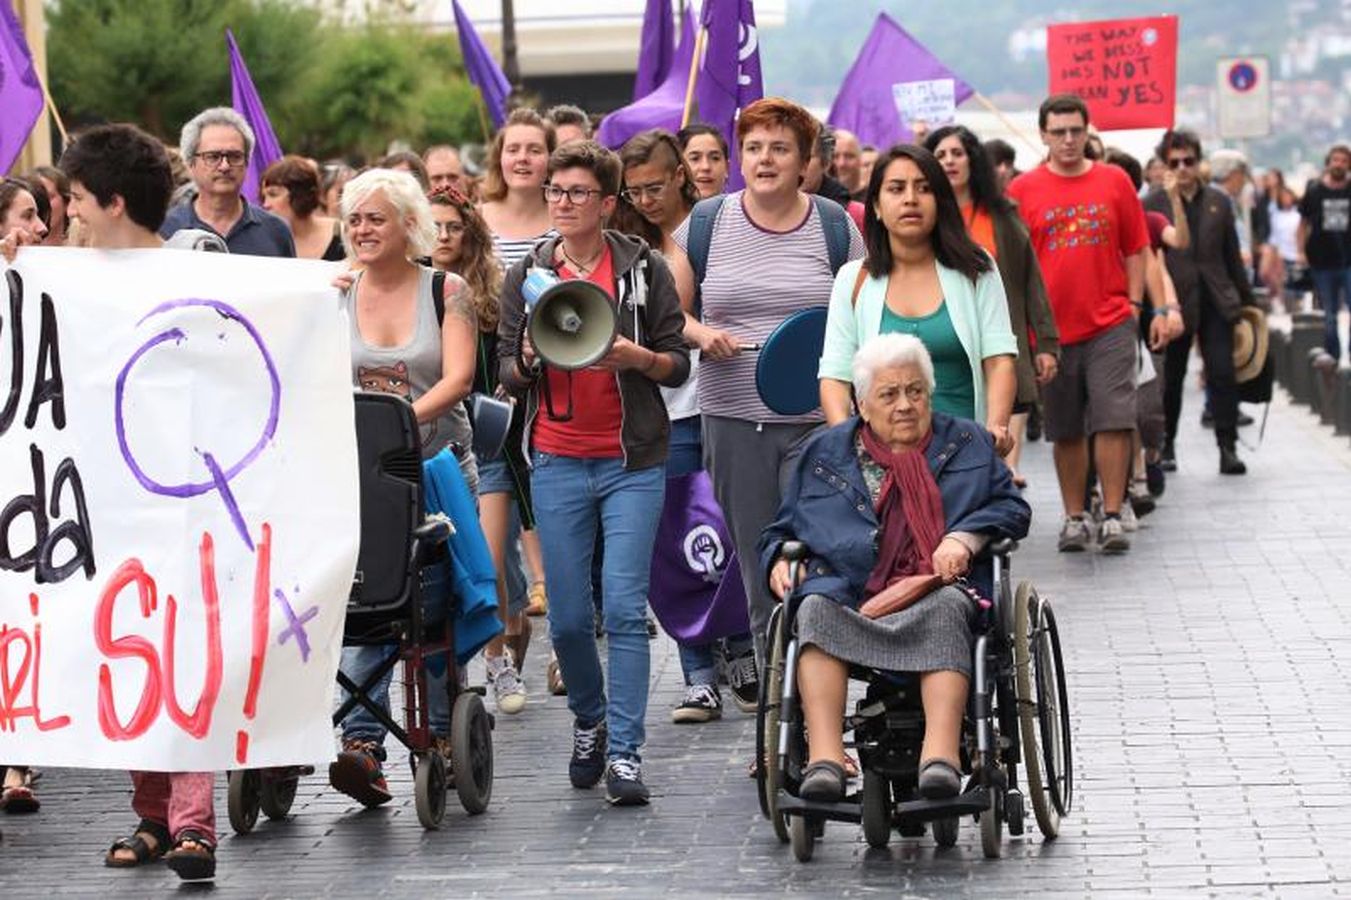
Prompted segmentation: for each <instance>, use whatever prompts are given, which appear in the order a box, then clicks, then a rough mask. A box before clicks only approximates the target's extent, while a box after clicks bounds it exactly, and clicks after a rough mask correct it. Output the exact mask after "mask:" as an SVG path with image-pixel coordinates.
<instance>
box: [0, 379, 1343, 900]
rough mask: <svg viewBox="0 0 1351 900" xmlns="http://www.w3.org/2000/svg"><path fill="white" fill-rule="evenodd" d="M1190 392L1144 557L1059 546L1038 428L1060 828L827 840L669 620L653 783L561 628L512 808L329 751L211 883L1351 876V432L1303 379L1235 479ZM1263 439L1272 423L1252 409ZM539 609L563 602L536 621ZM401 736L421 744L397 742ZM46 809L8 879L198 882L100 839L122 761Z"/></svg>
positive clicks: (1028, 569) (510, 755)
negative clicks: (1056, 833) (375, 792)
mask: <svg viewBox="0 0 1351 900" xmlns="http://www.w3.org/2000/svg"><path fill="white" fill-rule="evenodd" d="M1199 400H1200V398H1199V396H1198V395H1197V394H1196V392H1194V391H1191V392H1189V394H1188V396H1187V399H1186V406H1185V408H1184V413H1183V416H1184V425H1183V434H1182V435H1181V436H1180V439H1179V446H1178V452H1179V456H1180V460H1181V465H1182V471H1181V472H1180V473H1178V475H1176V476H1174V477H1173V478H1172V479H1171V480H1170V482H1169V485H1168V490H1167V493H1166V494H1165V496H1164V497H1163V499H1162V502H1161V505H1160V508H1159V510H1158V511H1157V512H1155V513H1154V514H1153V515H1151V516H1149V517H1147V518H1146V519H1144V520H1143V524H1142V528H1141V530H1140V532H1139V533H1138V535H1137V537H1136V543H1135V547H1134V549H1133V551H1132V552H1131V553H1130V554H1129V555H1127V556H1124V557H1113V558H1108V557H1102V556H1099V555H1097V554H1095V553H1088V554H1082V555H1061V554H1057V553H1056V552H1055V533H1056V530H1057V528H1058V525H1059V519H1058V509H1059V501H1058V495H1057V492H1056V488H1055V484H1054V475H1053V472H1052V469H1051V466H1050V459H1049V456H1050V454H1049V448H1048V447H1047V446H1046V445H1045V444H1041V443H1036V444H1032V445H1030V448H1029V450H1028V452H1027V454H1026V457H1025V467H1024V468H1025V471H1026V474H1027V476H1028V478H1029V480H1030V482H1031V486H1030V489H1029V499H1030V501H1031V502H1032V504H1033V508H1034V510H1035V511H1036V516H1035V523H1034V528H1033V534H1032V536H1031V537H1030V539H1029V540H1028V541H1026V542H1025V544H1024V546H1023V548H1022V549H1021V550H1019V552H1018V554H1017V555H1016V557H1015V561H1014V569H1015V576H1016V577H1027V578H1032V579H1034V580H1035V581H1036V582H1037V584H1038V586H1039V588H1040V590H1041V593H1042V595H1043V596H1046V597H1049V598H1050V599H1051V600H1052V601H1053V602H1054V603H1055V605H1056V610H1057V614H1058V616H1059V618H1060V621H1061V627H1062V629H1063V630H1064V634H1065V641H1066V647H1065V649H1066V653H1067V657H1068V662H1067V668H1068V670H1069V675H1070V692H1071V699H1072V708H1073V718H1074V736H1075V753H1076V775H1077V789H1076V809H1075V810H1074V812H1073V815H1072V816H1070V817H1069V818H1068V819H1066V821H1065V823H1064V825H1063V831H1062V834H1061V837H1060V839H1059V840H1057V841H1055V842H1053V843H1044V842H1043V841H1042V840H1041V838H1040V836H1039V835H1037V833H1036V828H1035V823H1033V822H1031V821H1029V823H1028V832H1029V833H1028V834H1027V835H1026V836H1024V837H1022V838H1008V839H1006V845H1005V858H1004V859H1002V860H1000V861H987V860H985V859H983V858H982V857H981V852H980V846H979V837H978V831H977V829H976V828H975V827H974V826H973V825H972V823H971V822H970V820H968V821H966V822H965V823H963V831H962V838H961V841H960V842H959V844H958V846H957V847H955V848H953V849H951V850H949V851H936V850H935V848H934V845H933V843H932V840H931V839H929V838H923V839H916V840H902V839H899V838H896V839H894V840H893V843H892V846H891V847H890V848H889V849H888V850H886V851H875V850H870V849H868V848H867V845H866V844H864V843H863V841H862V837H861V835H860V833H859V831H858V829H856V828H852V827H848V826H843V825H836V824H832V825H830V826H829V827H828V829H827V831H826V836H825V840H824V842H823V843H822V844H821V845H820V846H819V847H818V848H817V851H816V858H815V860H813V861H812V862H811V863H809V864H806V865H800V864H798V863H796V862H794V861H793V858H792V855H791V853H790V851H789V850H788V848H787V847H786V846H783V845H780V844H779V843H778V842H777V841H776V840H775V838H774V836H773V834H772V832H771V830H770V828H769V825H768V823H767V822H765V821H764V820H763V819H761V818H760V816H759V812H758V808H757V805H756V800H755V790H754V783H753V782H752V781H751V780H750V779H748V778H747V777H746V770H747V764H748V763H749V761H750V758H751V755H752V748H753V744H754V720H753V717H751V716H745V715H742V714H740V713H737V712H736V711H735V710H734V709H730V708H729V710H728V712H727V714H726V718H724V719H723V720H722V721H720V722H716V723H712V724H708V725H700V726H676V725H672V724H670V719H669V715H670V710H671V708H672V707H673V706H674V705H675V704H676V703H677V702H678V700H679V697H680V694H681V677H680V667H679V661H678V658H677V656H676V653H675V648H674V645H673V644H672V643H671V642H670V641H669V640H668V639H666V638H665V637H661V638H659V639H658V640H657V641H656V642H654V647H653V666H652V699H651V705H650V708H649V716H648V745H647V749H646V767H647V773H648V781H649V784H650V785H651V787H652V789H653V794H654V799H653V804H652V806H651V807H649V808H646V809H610V808H608V807H607V806H606V804H605V803H604V801H603V799H602V794H601V792H600V791H586V792H583V791H574V790H572V789H571V788H570V787H568V784H567V779H566V774H565V772H566V763H567V753H568V749H569V733H568V728H569V722H570V719H569V716H568V714H567V709H566V706H565V704H564V701H563V699H562V698H556V697H547V696H545V695H544V693H543V681H544V679H543V661H544V654H543V652H542V643H543V642H542V641H538V642H537V643H536V644H535V648H536V649H533V650H532V651H531V658H530V660H529V662H528V664H527V668H526V672H525V675H526V678H527V681H528V683H529V685H530V687H531V689H532V694H531V703H530V706H529V707H528V708H527V709H526V711H525V712H524V714H522V715H520V716H517V717H505V716H502V717H499V718H498V728H497V732H496V734H495V741H496V746H497V755H496V762H497V778H496V784H495V789H494V795H493V801H492V805H491V808H490V809H489V811H488V812H487V813H485V814H484V815H482V816H479V817H475V818H470V817H468V816H466V815H465V814H464V813H463V812H462V811H461V810H460V809H459V808H458V807H457V806H456V805H455V801H454V799H453V798H452V800H451V807H450V811H449V812H448V814H447V819H446V823H445V825H444V827H443V828H442V829H441V830H440V831H436V832H426V831H423V829H422V828H420V827H419V826H418V823H417V819H416V816H415V814H414V810H413V801H412V790H411V787H412V785H411V782H410V779H409V778H408V770H407V767H406V766H404V765H401V764H398V763H396V764H393V765H391V767H390V772H391V776H392V778H391V781H392V783H393V790H394V793H395V794H396V799H395V801H394V802H393V803H392V804H390V805H389V806H387V807H385V808H382V809H379V810H374V811H358V809H357V808H356V807H355V806H354V804H352V803H351V802H349V801H348V800H347V799H346V798H344V797H342V796H341V795H336V794H335V793H334V792H333V791H331V790H330V789H329V788H328V786H327V784H326V781H325V779H324V778H322V777H320V776H315V777H313V778H309V779H307V780H305V781H304V782H303V783H302V785H301V789H300V794H299V796H298V797H297V800H296V804H295V808H294V815H293V816H292V817H291V818H290V820H288V821H285V822H270V823H269V822H265V823H261V824H260V825H259V827H258V829H257V830H256V831H255V832H254V833H253V834H251V835H249V836H247V837H234V836H230V835H229V834H228V831H229V827H228V824H227V823H226V822H225V815H224V810H225V801H224V796H223V779H221V785H220V787H221V789H222V793H221V795H220V797H219V800H218V804H219V811H220V817H221V828H222V832H223V837H222V842H221V847H220V875H219V877H218V879H217V881H216V884H215V888H214V890H212V891H211V895H212V896H214V897H221V898H235V897H247V898H254V897H278V898H281V897H296V898H308V897H360V898H370V897H418V898H423V897H471V896H483V895H502V896H514V897H526V896H535V895H540V894H560V895H565V896H607V897H608V896H618V895H621V894H622V895H626V896H632V897H647V896H658V895H666V896H742V895H769V894H784V893H791V894H802V895H809V896H855V895H864V894H878V895H884V896H888V897H898V896H913V897H955V896H961V897H965V896H971V897H983V898H988V897H1012V896H1026V895H1033V894H1035V895H1038V896H1041V897H1058V896H1064V897H1089V896H1092V897H1099V896H1122V897H1143V896H1150V897H1183V896H1186V897H1194V896H1219V897H1229V896H1233V897H1255V896H1279V897H1319V898H1322V897H1328V896H1334V895H1341V894H1348V893H1351V850H1349V849H1348V847H1351V703H1348V702H1347V701H1346V699H1345V698H1346V686H1347V684H1348V683H1351V641H1348V640H1347V638H1348V636H1351V627H1348V626H1349V622H1348V620H1349V619H1351V600H1349V599H1348V596H1347V594H1348V591H1347V585H1348V584H1349V583H1351V579H1348V568H1349V567H1351V527H1348V524H1347V522H1348V516H1347V511H1348V510H1351V444H1349V443H1348V442H1347V441H1345V440H1344V439H1334V438H1333V437H1332V436H1331V433H1330V431H1328V430H1326V429H1322V428H1320V427H1319V426H1318V425H1317V424H1316V422H1315V421H1314V419H1313V417H1312V416H1311V415H1310V414H1308V413H1307V412H1306V411H1304V410H1301V409H1296V408H1292V407H1289V406H1287V405H1286V404H1285V403H1284V402H1282V401H1280V400H1279V399H1278V402H1277V403H1276V404H1275V405H1274V406H1273V408H1272V411H1271V420H1270V423H1269V424H1268V427H1267V433H1266V438H1265V442H1264V443H1263V445H1262V447H1261V448H1260V450H1257V451H1252V450H1248V451H1245V454H1244V455H1245V457H1246V458H1247V460H1248V462H1249V465H1250V469H1251V473H1250V474H1249V475H1248V476H1247V477H1246V478H1239V479H1224V478H1221V476H1219V475H1218V474H1217V470H1216V465H1217V458H1216V452H1215V449H1214V445H1213V436H1212V435H1211V434H1210V432H1206V431H1202V430H1201V429H1200V428H1199V426H1197V424H1196V419H1197V415H1198V413H1199ZM1244 437H1245V439H1247V440H1248V441H1249V442H1250V443H1251V442H1253V441H1255V440H1256V438H1257V429H1256V428H1248V429H1245V430H1244ZM537 624H542V623H537ZM396 757H397V754H396ZM40 787H41V797H42V800H43V804H44V805H43V809H42V812H41V813H40V814H38V815H37V816H31V817H26V818H19V817H13V816H8V817H6V816H0V829H2V830H3V831H4V841H3V843H0V897H3V898H6V900H10V898H14V900H20V898H29V897H48V896H63V897H64V896H85V895H98V896H100V897H106V898H113V897H158V896H166V895H170V894H173V893H175V892H180V891H183V892H190V893H195V892H198V891H202V890H206V889H203V888H194V887H185V886H182V885H180V884H179V883H178V881H177V879H176V878H175V877H174V876H173V875H172V873H170V872H168V871H167V870H166V869H165V868H163V867H162V866H152V867H148V868H145V869H142V870H136V871H130V872H118V871H112V870H107V869H105V868H104V867H103V866H102V863H101V859H102V854H103V852H104V850H105V848H106V847H107V845H108V843H109V842H110V841H111V839H112V838H113V837H115V836H118V835H120V834H122V833H124V832H125V831H126V830H127V827H128V826H129V825H131V824H132V823H133V821H134V819H133V816H132V814H131V811H130V804H129V796H130V791H129V782H128V779H127V777H126V775H125V774H124V773H121V772H90V771H72V770H50V771H48V772H47V773H46V775H45V778H44V779H43V781H42V782H41V785H40Z"/></svg>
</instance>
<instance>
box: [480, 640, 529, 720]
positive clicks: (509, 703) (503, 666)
mask: <svg viewBox="0 0 1351 900" xmlns="http://www.w3.org/2000/svg"><path fill="white" fill-rule="evenodd" d="M484 661H485V662H486V663H487V669H488V683H489V684H491V685H492V687H493V700H494V702H496V704H497V711H498V712H500V713H505V714H506V715H509V716H514V715H516V713H518V712H520V711H521V710H523V709H525V685H524V684H522V683H521V676H519V675H517V674H516V667H515V666H513V665H512V664H511V658H510V657H509V656H508V655H507V654H505V653H504V654H502V655H501V656H485V657H484Z"/></svg>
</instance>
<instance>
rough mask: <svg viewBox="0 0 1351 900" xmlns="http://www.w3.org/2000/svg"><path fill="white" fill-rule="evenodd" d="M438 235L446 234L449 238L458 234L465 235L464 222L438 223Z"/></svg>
mask: <svg viewBox="0 0 1351 900" xmlns="http://www.w3.org/2000/svg"><path fill="white" fill-rule="evenodd" d="M436 233H437V234H438V235H440V234H445V235H446V236H448V237H455V236H456V235H457V234H464V223H463V222H437V223H436Z"/></svg>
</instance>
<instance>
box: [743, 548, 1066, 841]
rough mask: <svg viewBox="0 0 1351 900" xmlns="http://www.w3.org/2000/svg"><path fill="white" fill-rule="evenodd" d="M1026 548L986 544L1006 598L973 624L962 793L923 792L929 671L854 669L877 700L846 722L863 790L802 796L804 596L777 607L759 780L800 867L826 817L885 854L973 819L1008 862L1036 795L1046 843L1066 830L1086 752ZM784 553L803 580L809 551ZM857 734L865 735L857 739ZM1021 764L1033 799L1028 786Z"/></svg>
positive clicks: (767, 811) (953, 833) (764, 681)
mask: <svg viewBox="0 0 1351 900" xmlns="http://www.w3.org/2000/svg"><path fill="white" fill-rule="evenodd" d="M1014 549H1016V544H1015V543H1014V542H1013V541H1008V540H1004V541H998V542H995V543H993V544H992V545H991V546H989V547H987V548H986V550H985V552H984V553H982V554H981V557H980V558H979V559H978V560H976V564H977V565H981V566H988V567H989V569H990V571H991V573H992V576H993V578H992V581H991V584H992V585H993V591H992V592H991V593H992V594H993V595H994V597H993V600H992V601H991V602H990V603H989V605H988V606H986V604H984V603H982V604H981V607H982V608H981V609H980V612H979V614H978V617H977V623H976V625H975V627H974V629H973V631H974V633H975V636H976V640H975V647H974V651H973V665H972V679H971V689H970V695H969V698H968V701H967V711H966V715H965V717H964V720H963V725H962V737H961V742H960V745H961V769H962V774H963V776H964V786H963V788H962V790H961V791H960V793H959V794H958V795H957V796H956V797H952V798H949V799H943V800H926V799H923V798H921V797H920V796H919V794H918V792H917V787H918V780H919V778H918V770H919V762H920V759H919V755H920V745H921V742H922V740H923V737H924V711H923V707H922V705H921V703H920V692H919V677H918V676H917V675H913V674H910V675H897V674H894V673H887V672H882V671H878V670H875V669H869V668H864V667H859V666H850V672H849V677H850V680H851V681H854V680H858V681H863V682H866V683H867V689H866V693H865V695H864V697H863V698H862V699H860V700H859V701H858V702H857V703H856V705H855V708H854V710H853V712H852V713H851V714H847V715H846V716H845V720H844V722H843V727H844V731H845V738H846V740H845V746H846V747H847V748H853V749H854V750H855V751H856V752H857V754H858V760H859V768H860V772H861V776H862V777H861V785H860V786H859V787H858V788H857V789H854V790H853V793H851V794H849V795H847V796H846V797H845V798H844V799H843V800H841V801H840V802H837V803H820V802H812V801H808V800H803V799H802V798H800V797H799V796H798V788H799V786H800V785H801V782H802V778H803V774H804V771H805V769H806V767H807V763H808V759H807V742H806V735H805V729H804V725H803V719H802V710H801V707H800V705H799V699H798V691H797V678H796V674H797V673H796V664H797V658H798V652H799V646H798V641H797V636H796V634H795V628H794V620H795V616H796V613H797V609H798V606H799V604H800V603H801V601H802V599H803V598H802V597H801V596H799V595H798V593H797V592H794V593H792V594H790V595H789V596H788V597H787V598H785V599H784V601H783V603H781V604H779V605H778V606H776V607H775V609H774V611H773V613H772V614H771V616H770V619H769V623H768V626H767V635H766V648H767V649H766V657H767V663H766V671H765V673H764V674H763V675H762V677H761V679H760V698H759V704H758V710H757V716H756V759H757V761H758V765H757V766H756V786H757V789H758V793H759V800H760V809H761V812H762V813H763V814H764V816H765V817H766V818H768V819H769V821H770V823H771V824H772V825H773V828H774V833H775V835H776V836H777V837H778V839H779V840H780V841H782V842H784V843H789V844H791V845H792V849H793V854H794V856H796V857H797V859H798V860H799V861H801V862H806V861H808V860H810V859H811V857H812V853H813V850H814V847H815V844H816V841H817V840H818V839H819V838H820V837H821V836H822V835H823V834H824V832H825V823H826V822H827V821H837V822H853V823H859V824H861V825H862V828H863V836H864V839H865V840H866V841H867V843H868V845H869V846H871V847H874V848H878V849H881V848H884V847H886V846H887V844H888V843H889V842H890V840H891V835H892V832H893V831H897V832H899V833H900V834H901V836H903V837H920V836H922V835H923V834H924V831H925V826H926V823H928V824H930V825H931V827H932V830H933V836H934V840H935V842H936V843H937V844H938V846H939V847H940V848H949V847H952V846H953V845H955V844H956V843H957V839H958V832H959V826H960V822H961V819H962V818H963V817H965V816H975V817H976V819H977V820H978V821H979V827H980V836H981V849H982V851H983V852H984V855H985V856H986V857H987V858H991V859H994V858H998V857H999V856H1000V854H1001V845H1002V842H1003V837H1002V832H1003V828H1004V826H1005V825H1007V827H1008V831H1009V834H1011V835H1015V836H1016V835H1021V834H1023V832H1024V826H1025V822H1026V817H1027V812H1026V807H1025V798H1026V799H1028V800H1030V801H1031V806H1032V812H1033V815H1034V817H1035V819H1036V823H1037V827H1038V828H1039V829H1040V831H1041V833H1042V835H1043V836H1044V837H1045V839H1046V840H1052V839H1054V838H1055V837H1056V835H1057V834H1058V833H1059V830H1060V820H1061V817H1062V816H1066V815H1068V814H1069V813H1070V809H1071V802H1072V800H1073V786H1074V778H1073V756H1072V747H1071V736H1070V720H1069V703H1068V695H1067V692H1066V687H1065V669H1064V665H1063V658H1062V655H1061V650H1060V633H1059V630H1058V628H1057V627H1056V619H1055V612H1054V610H1053V609H1052V608H1051V604H1050V603H1049V602H1048V601H1047V600H1045V599H1043V598H1041V597H1040V596H1038V594H1037V591H1036V588H1035V587H1033V586H1032V584H1031V583H1030V582H1027V581H1024V582H1022V583H1021V584H1019V585H1018V588H1017V590H1016V592H1013V591H1011V588H1010V585H1011V578H1010V570H1009V556H1010V555H1011V554H1012V552H1013V551H1014ZM780 555H781V557H782V558H784V559H786V560H787V561H788V563H789V572H790V583H792V584H798V583H799V579H798V573H799V571H801V567H802V566H803V565H804V563H805V562H806V560H807V559H808V557H809V556H810V550H809V549H808V548H807V547H806V546H805V545H804V544H802V543H800V542H797V541H788V542H786V543H785V544H784V546H783V548H782V550H781V552H780ZM851 735H852V737H851ZM1020 765H1021V767H1022V769H1023V773H1024V777H1025V781H1026V793H1024V791H1023V788H1022V787H1021V786H1020V782H1019V778H1018V769H1019V766H1020Z"/></svg>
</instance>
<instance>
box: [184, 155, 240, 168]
mask: <svg viewBox="0 0 1351 900" xmlns="http://www.w3.org/2000/svg"><path fill="white" fill-rule="evenodd" d="M195 155H196V157H197V158H198V159H200V160H201V161H202V162H204V163H206V164H207V165H208V166H210V167H211V168H213V169H214V168H216V167H217V166H219V165H220V164H221V162H222V161H223V162H226V163H229V165H230V168H232V169H238V168H239V167H240V166H242V165H244V160H245V159H246V158H247V157H245V155H244V151H243V150H203V151H202V152H201V153H198V154H195Z"/></svg>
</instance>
